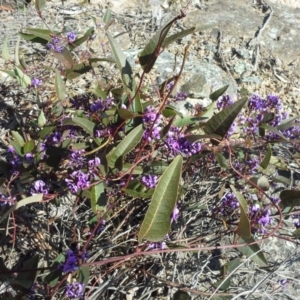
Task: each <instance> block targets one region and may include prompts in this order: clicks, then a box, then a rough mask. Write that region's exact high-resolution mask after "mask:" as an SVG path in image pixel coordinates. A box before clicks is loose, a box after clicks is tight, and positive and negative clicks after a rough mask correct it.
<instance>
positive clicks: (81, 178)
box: [65, 171, 90, 194]
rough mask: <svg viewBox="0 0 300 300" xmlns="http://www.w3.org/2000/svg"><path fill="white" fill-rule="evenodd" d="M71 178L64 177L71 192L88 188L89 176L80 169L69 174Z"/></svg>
mask: <svg viewBox="0 0 300 300" xmlns="http://www.w3.org/2000/svg"><path fill="white" fill-rule="evenodd" d="M70 178H71V179H68V178H66V179H65V181H66V183H67V185H68V188H69V189H70V190H71V192H72V193H74V194H75V193H77V192H78V191H79V190H82V189H85V188H88V187H89V185H90V182H89V176H88V175H87V174H85V173H83V172H82V171H74V172H72V173H71V175H70Z"/></svg>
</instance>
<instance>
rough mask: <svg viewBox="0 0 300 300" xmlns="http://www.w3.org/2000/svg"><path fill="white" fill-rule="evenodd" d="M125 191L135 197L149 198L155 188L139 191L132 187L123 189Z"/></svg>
mask: <svg viewBox="0 0 300 300" xmlns="http://www.w3.org/2000/svg"><path fill="white" fill-rule="evenodd" d="M122 191H123V192H124V193H126V194H127V195H129V196H132V197H134V198H145V199H149V198H151V197H152V196H153V193H154V189H149V190H148V191H145V192H139V191H135V190H131V189H122Z"/></svg>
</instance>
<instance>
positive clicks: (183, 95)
mask: <svg viewBox="0 0 300 300" xmlns="http://www.w3.org/2000/svg"><path fill="white" fill-rule="evenodd" d="M188 95H189V94H188V93H186V92H177V93H176V95H175V96H174V98H175V100H176V101H184V100H185V99H186V98H187V97H188Z"/></svg>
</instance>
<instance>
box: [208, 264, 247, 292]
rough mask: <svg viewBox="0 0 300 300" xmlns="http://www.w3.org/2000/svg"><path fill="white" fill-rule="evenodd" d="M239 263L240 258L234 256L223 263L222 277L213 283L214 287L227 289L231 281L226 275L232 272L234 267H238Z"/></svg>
mask: <svg viewBox="0 0 300 300" xmlns="http://www.w3.org/2000/svg"><path fill="white" fill-rule="evenodd" d="M240 264H241V259H240V258H235V259H233V260H231V261H229V262H228V263H226V264H225V265H223V266H222V275H223V278H224V279H221V280H218V281H217V282H216V283H214V284H213V285H214V287H215V288H218V289H219V290H223V291H224V290H227V289H228V288H229V287H230V283H231V277H228V276H227V275H228V274H230V273H232V272H233V271H234V270H235V269H237V268H238V266H239V265H240Z"/></svg>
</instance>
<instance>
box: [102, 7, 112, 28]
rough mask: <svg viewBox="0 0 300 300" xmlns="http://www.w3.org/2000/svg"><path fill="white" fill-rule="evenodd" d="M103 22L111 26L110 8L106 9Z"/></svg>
mask: <svg viewBox="0 0 300 300" xmlns="http://www.w3.org/2000/svg"><path fill="white" fill-rule="evenodd" d="M103 22H104V23H105V24H109V23H110V22H111V11H110V9H109V8H107V9H106V11H105V14H104V17H103Z"/></svg>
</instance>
